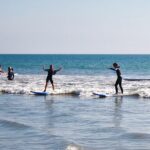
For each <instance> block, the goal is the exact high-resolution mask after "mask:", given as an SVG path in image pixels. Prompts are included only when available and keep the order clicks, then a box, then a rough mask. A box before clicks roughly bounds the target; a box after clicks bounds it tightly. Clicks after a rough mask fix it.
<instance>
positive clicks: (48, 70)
mask: <svg viewBox="0 0 150 150" xmlns="http://www.w3.org/2000/svg"><path fill="white" fill-rule="evenodd" d="M61 69H62V68H59V69H57V70H54V67H53V65H50V68H49V69H45V68H44V66H43V70H44V71H47V72H48V74H47V78H46V84H45V89H44V92H46V89H47V85H48V82H49V81H50V82H51V85H52V89H53V90H54V89H55V88H54V82H53V75H55V74H56V73H57V72H58V71H60V70H61Z"/></svg>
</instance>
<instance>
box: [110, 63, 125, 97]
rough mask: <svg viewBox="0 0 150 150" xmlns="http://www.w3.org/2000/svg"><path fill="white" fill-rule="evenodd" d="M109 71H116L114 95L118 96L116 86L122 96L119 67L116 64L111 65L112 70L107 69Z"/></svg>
mask: <svg viewBox="0 0 150 150" xmlns="http://www.w3.org/2000/svg"><path fill="white" fill-rule="evenodd" d="M109 69H111V70H114V71H116V74H117V80H116V83H115V90H116V94H118V85H119V87H120V90H121V93H122V94H123V88H122V77H121V71H120V66H119V65H118V64H117V63H113V68H109Z"/></svg>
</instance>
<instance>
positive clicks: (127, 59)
mask: <svg viewBox="0 0 150 150" xmlns="http://www.w3.org/2000/svg"><path fill="white" fill-rule="evenodd" d="M113 62H117V63H118V64H119V65H120V66H121V69H122V72H123V74H124V75H129V76H139V75H144V76H150V65H149V64H150V55H48V54H47V55H46V54H44V55H0V63H1V65H3V67H4V69H5V70H7V67H8V66H13V67H14V69H15V71H16V72H17V73H19V74H39V73H40V72H41V70H42V66H43V65H45V67H49V65H50V64H54V66H56V68H57V67H59V66H62V67H63V71H62V73H61V74H78V75H81V74H85V75H87V74H90V75H97V74H103V75H104V74H108V73H109V72H110V71H108V69H107V68H108V67H110V66H112V63H113Z"/></svg>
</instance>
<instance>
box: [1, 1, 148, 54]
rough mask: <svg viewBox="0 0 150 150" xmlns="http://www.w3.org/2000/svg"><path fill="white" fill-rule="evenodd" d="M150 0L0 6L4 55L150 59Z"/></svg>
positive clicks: (43, 2)
mask: <svg viewBox="0 0 150 150" xmlns="http://www.w3.org/2000/svg"><path fill="white" fill-rule="evenodd" d="M149 40H150V0H0V54H4V53H5V54H9V53H11V54H12V53H13V54H150V41H149Z"/></svg>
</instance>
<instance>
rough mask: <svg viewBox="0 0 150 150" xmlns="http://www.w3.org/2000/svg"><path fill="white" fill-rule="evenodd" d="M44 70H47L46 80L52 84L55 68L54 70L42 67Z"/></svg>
mask: <svg viewBox="0 0 150 150" xmlns="http://www.w3.org/2000/svg"><path fill="white" fill-rule="evenodd" d="M44 70H45V71H47V72H48V75H47V78H46V82H48V81H50V82H51V84H53V78H52V77H53V75H55V74H56V72H57V70H54V71H52V70H50V69H44Z"/></svg>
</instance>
